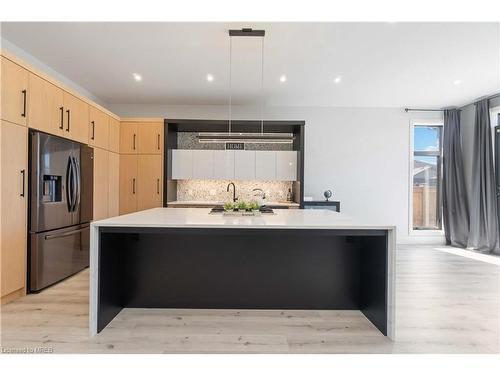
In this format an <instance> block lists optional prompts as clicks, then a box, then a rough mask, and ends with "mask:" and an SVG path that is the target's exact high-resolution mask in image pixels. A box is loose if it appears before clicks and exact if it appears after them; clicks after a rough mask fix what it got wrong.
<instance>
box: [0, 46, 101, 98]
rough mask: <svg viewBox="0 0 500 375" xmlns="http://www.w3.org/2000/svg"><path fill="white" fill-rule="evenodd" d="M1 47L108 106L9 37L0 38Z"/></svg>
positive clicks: (69, 86)
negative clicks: (8, 38)
mask: <svg viewBox="0 0 500 375" xmlns="http://www.w3.org/2000/svg"><path fill="white" fill-rule="evenodd" d="M0 47H1V48H2V49H4V50H6V51H8V52H11V53H12V54H14V55H16V56H18V57H19V58H20V59H21V60H24V61H25V62H26V63H28V64H30V65H31V66H33V67H34V68H37V69H39V70H41V71H42V72H44V73H46V74H48V75H50V76H51V77H53V78H55V79H56V80H58V81H59V82H61V83H62V84H64V85H65V86H67V87H68V88H70V89H72V90H75V91H76V92H78V93H79V94H81V95H83V96H85V97H87V98H89V99H90V100H92V101H94V102H96V103H97V104H99V105H102V106H103V107H104V108H108V105H107V103H105V102H104V101H102V100H101V99H99V98H98V97H97V96H95V95H93V94H92V93H91V92H89V91H87V90H86V89H85V88H83V87H82V86H80V85H78V84H76V83H75V82H73V81H72V80H70V79H69V78H67V77H65V76H63V75H62V74H60V73H58V72H56V71H55V70H54V69H52V68H51V67H49V66H48V65H46V64H44V63H43V62H42V61H40V60H38V59H37V58H35V57H33V56H32V55H30V54H29V53H27V52H26V51H24V50H23V49H21V48H19V47H18V46H16V45H15V44H13V43H11V42H9V41H8V40H7V39H4V38H0Z"/></svg>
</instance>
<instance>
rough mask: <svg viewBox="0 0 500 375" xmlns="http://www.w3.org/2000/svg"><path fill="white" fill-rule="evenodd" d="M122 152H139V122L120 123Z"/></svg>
mask: <svg viewBox="0 0 500 375" xmlns="http://www.w3.org/2000/svg"><path fill="white" fill-rule="evenodd" d="M120 154H137V123H136V122H122V123H121V124H120Z"/></svg>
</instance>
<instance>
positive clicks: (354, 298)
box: [90, 208, 395, 338]
mask: <svg viewBox="0 0 500 375" xmlns="http://www.w3.org/2000/svg"><path fill="white" fill-rule="evenodd" d="M209 212H210V210H209V209H206V208H155V209H150V210H146V211H141V212H136V213H133V214H128V215H123V216H118V217H114V218H110V219H106V220H101V221H97V222H94V223H92V225H91V255H90V275H91V284H90V334H91V335H95V334H97V333H98V332H100V331H101V330H102V329H104V328H105V327H106V326H107V325H108V324H109V322H111V320H113V318H114V317H115V316H116V315H117V314H118V313H119V312H120V311H121V310H122V309H123V308H186V309H188V308H196V309H224V308H228V309H229V308H231V309H283V310H284V309H294V310H300V309H303V310H360V311H361V312H363V314H364V315H365V316H366V317H367V319H368V320H370V321H371V322H372V323H373V324H374V325H375V327H377V328H378V329H379V330H380V332H381V333H382V334H384V335H386V336H388V337H391V338H392V337H393V335H394V301H393V299H394V260H395V227H394V226H390V225H388V226H380V225H372V224H369V223H360V222H359V221H357V220H353V219H351V218H348V217H346V216H345V215H343V214H339V213H337V212H332V211H329V210H276V211H275V213H274V214H271V215H266V214H262V215H261V216H255V217H234V216H223V215H222V214H221V213H219V214H209Z"/></svg>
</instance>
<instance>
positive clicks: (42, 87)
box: [28, 73, 64, 136]
mask: <svg viewBox="0 0 500 375" xmlns="http://www.w3.org/2000/svg"><path fill="white" fill-rule="evenodd" d="M28 101H29V106H28V126H29V127H30V128H33V129H38V130H40V131H43V132H46V133H49V134H55V135H59V136H63V135H64V108H63V105H64V104H63V90H61V89H60V88H59V87H57V86H55V85H53V84H52V83H50V82H48V81H46V80H44V79H43V78H40V77H39V76H37V75H36V74H33V73H30V74H29V84H28Z"/></svg>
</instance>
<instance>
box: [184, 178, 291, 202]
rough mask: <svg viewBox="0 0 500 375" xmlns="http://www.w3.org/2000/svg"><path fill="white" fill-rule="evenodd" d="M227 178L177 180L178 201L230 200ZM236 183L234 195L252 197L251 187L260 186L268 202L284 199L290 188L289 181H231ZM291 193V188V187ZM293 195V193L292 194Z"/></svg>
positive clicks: (247, 199)
mask: <svg viewBox="0 0 500 375" xmlns="http://www.w3.org/2000/svg"><path fill="white" fill-rule="evenodd" d="M230 182H231V181H229V180H178V181H177V200H178V201H217V202H226V201H230V200H231V199H232V197H233V188H232V187H231V189H230V191H229V192H227V191H226V189H227V185H228V184H229V183H230ZM233 182H234V184H235V185H236V196H237V197H239V198H240V199H243V200H245V201H251V200H253V199H254V194H255V193H254V192H253V191H252V189H255V188H260V189H262V190H264V192H265V193H266V199H267V201H269V202H277V201H285V200H286V195H287V193H288V189H292V182H290V181H233ZM292 193H293V189H292ZM292 196H293V195H292Z"/></svg>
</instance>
